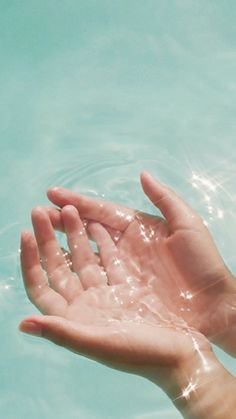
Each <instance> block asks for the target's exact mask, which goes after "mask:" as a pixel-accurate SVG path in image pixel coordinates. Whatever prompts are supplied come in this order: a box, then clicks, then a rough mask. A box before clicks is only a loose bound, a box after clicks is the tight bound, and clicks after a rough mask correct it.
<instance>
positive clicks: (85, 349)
mask: <svg viewBox="0 0 236 419" xmlns="http://www.w3.org/2000/svg"><path fill="white" fill-rule="evenodd" d="M19 330H20V331H21V332H24V333H28V334H30V335H34V336H40V337H42V338H45V339H48V340H50V341H51V342H53V343H55V344H56V345H59V346H63V347H64V348H66V349H69V350H71V351H72V352H76V353H78V354H80V355H83V356H86V357H88V358H90V359H93V360H97V361H100V362H103V361H105V363H107V361H108V360H109V359H113V358H114V354H115V353H116V350H114V346H115V347H116V346H117V345H116V339H115V338H114V336H111V332H110V330H109V327H92V326H84V325H80V324H76V323H74V322H72V321H70V320H67V319H64V318H62V317H58V316H30V317H28V318H26V319H24V320H22V322H21V323H20V324H19Z"/></svg>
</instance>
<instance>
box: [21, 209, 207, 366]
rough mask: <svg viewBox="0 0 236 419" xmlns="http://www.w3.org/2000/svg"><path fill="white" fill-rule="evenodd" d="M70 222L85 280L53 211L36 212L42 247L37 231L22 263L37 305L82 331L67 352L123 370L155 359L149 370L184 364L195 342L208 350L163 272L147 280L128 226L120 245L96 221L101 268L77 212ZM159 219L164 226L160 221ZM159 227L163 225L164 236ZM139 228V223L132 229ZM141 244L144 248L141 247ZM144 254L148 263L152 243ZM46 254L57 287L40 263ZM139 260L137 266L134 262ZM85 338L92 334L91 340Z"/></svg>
mask: <svg viewBox="0 0 236 419" xmlns="http://www.w3.org/2000/svg"><path fill="white" fill-rule="evenodd" d="M62 220H63V223H64V226H65V230H66V234H67V238H68V244H69V247H70V250H71V258H72V265H73V271H74V272H75V273H76V274H77V275H78V276H79V279H80V281H78V276H77V275H75V273H73V272H72V271H71V270H70V267H69V266H68V264H67V263H66V261H65V259H64V256H63V254H62V251H61V249H60V246H59V244H58V243H57V241H56V238H55V236H54V232H53V229H52V226H51V223H50V219H49V217H48V214H47V212H45V210H42V209H40V210H39V209H36V210H35V211H34V212H33V224H34V230H35V236H36V240H37V242H36V241H35V239H34V237H33V236H32V235H31V234H30V235H29V233H27V234H26V235H23V237H22V252H21V258H22V271H23V276H24V280H25V286H26V290H27V292H28V295H29V297H30V299H31V300H32V302H33V303H34V304H35V305H36V306H37V307H38V308H39V309H40V310H41V311H42V312H43V313H44V314H46V315H50V316H52V318H54V316H57V318H60V319H61V320H62V319H65V320H66V321H67V324H66V330H70V329H71V330H73V331H76V333H79V334H80V335H79V337H78V338H77V339H76V340H75V339H74V340H72V343H70V342H69V341H67V340H66V339H65V342H66V346H67V347H69V348H70V349H72V350H74V351H77V352H81V353H83V352H84V351H85V353H86V354H87V355H90V356H92V357H94V356H95V357H99V359H100V360H105V362H106V363H108V364H109V363H110V364H112V365H113V366H118V367H119V368H120V365H121V364H122V365H123V366H122V368H126V369H127V367H126V365H130V364H132V365H133V364H135V365H137V364H139V363H140V362H144V361H145V359H146V358H147V354H148V357H149V365H155V366H156V367H158V366H160V365H161V366H162V367H163V366H167V367H168V366H173V365H175V364H176V362H177V360H178V362H179V361H180V360H182V361H183V362H184V360H185V359H187V357H189V354H190V353H192V351H193V341H194V342H195V346H196V342H197V345H198V347H199V348H200V347H201V348H202V345H203V346H207V344H206V341H205V339H204V337H203V336H202V335H200V334H199V333H197V332H196V331H194V330H192V329H191V328H190V327H189V326H188V325H187V324H186V322H185V321H184V319H183V318H182V317H181V316H177V315H176V313H175V312H174V311H175V310H170V308H169V307H168V304H167V303H166V301H167V300H166V298H165V297H166V295H165V294H166V293H165V291H163V292H160V293H157V287H156V286H155V285H154V282H155V280H154V279H155V278H154V277H153V275H157V272H156V270H153V272H152V270H150V273H151V274H152V281H151V282H149V281H147V279H146V276H145V275H140V272H139V267H140V269H141V268H142V263H140V266H139V267H138V265H137V263H136V262H137V261H138V259H139V256H138V254H137V252H136V251H135V248H134V249H133V251H134V253H133V254H130V252H128V247H127V246H129V245H132V240H131V243H129V239H128V238H129V234H130V233H129V231H128V229H127V231H126V233H125V234H124V235H123V237H122V238H120V240H119V245H118V246H115V244H114V242H113V241H112V239H111V237H110V235H109V234H108V233H107V231H106V229H105V228H103V227H102V226H101V225H100V224H98V223H90V225H89V227H88V230H89V232H90V235H91V236H92V237H93V239H94V240H95V242H96V243H97V246H98V248H99V255H100V258H101V264H100V265H98V264H97V261H96V258H95V255H94V253H93V251H92V249H91V248H90V245H89V242H88V239H87V235H86V233H85V230H84V228H83V225H82V222H81V220H80V218H79V216H78V213H77V211H76V210H75V208H71V207H69V208H68V207H66V208H65V209H63V211H62ZM153 221H154V222H155V223H156V219H153ZM148 226H149V227H150V223H149V224H148ZM159 227H160V226H159V223H158V229H157V231H159V230H160V229H159ZM134 228H136V227H135V224H132V225H130V227H129V229H131V230H132V229H134ZM154 237H155V235H154ZM122 242H123V245H122ZM128 243H129V244H128ZM136 246H137V250H138V249H140V246H139V244H138V243H136ZM149 250H150V249H149ZM126 251H127V253H126ZM143 251H144V262H145V257H146V253H145V252H146V251H147V248H146V247H145V246H144V248H143ZM155 251H156V249H155ZM39 255H40V256H41V262H42V263H43V267H44V269H45V270H46V271H47V276H48V280H49V283H48V282H47V280H46V279H45V276H44V274H43V271H42V268H41V266H40V260H39ZM127 256H128V258H127ZM131 256H132V257H134V259H133V260H134V264H132V263H130V262H129V259H130V257H131ZM149 261H150V253H149ZM134 266H136V271H135V269H134ZM144 266H145V264H144ZM148 274H149V272H148ZM156 280H158V278H156ZM178 314H179V313H178ZM58 316H59V317H58ZM64 333H65V332H64ZM81 333H82V334H83V333H84V336H83V338H81ZM62 337H63V334H62ZM83 339H84V340H86V339H87V340H89V343H88V342H87V344H86V345H85V348H86V349H84V348H83V347H82V348H81V341H83ZM91 342H92V343H91ZM100 342H102V344H101V343H100ZM99 346H101V350H102V351H101V352H100V353H99ZM176 350H177V351H176ZM133 369H134V367H132V366H131V370H133Z"/></svg>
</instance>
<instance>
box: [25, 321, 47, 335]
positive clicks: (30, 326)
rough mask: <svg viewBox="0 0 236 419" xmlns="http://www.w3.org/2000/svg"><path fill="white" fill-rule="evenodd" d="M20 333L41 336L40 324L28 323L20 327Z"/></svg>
mask: <svg viewBox="0 0 236 419" xmlns="http://www.w3.org/2000/svg"><path fill="white" fill-rule="evenodd" d="M20 331H21V332H24V333H28V334H29V335H34V336H42V327H41V325H40V324H38V323H35V322H32V321H29V322H24V323H22V324H21V325H20Z"/></svg>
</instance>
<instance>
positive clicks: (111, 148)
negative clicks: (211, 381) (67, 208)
mask: <svg viewBox="0 0 236 419" xmlns="http://www.w3.org/2000/svg"><path fill="white" fill-rule="evenodd" d="M0 6H1V14H0V63H1V66H0V92H1V93H0V151H1V166H0V174H1V189H0V190H1V217H0V249H1V254H0V260H1V265H0V266H1V268H0V307H1V314H0V323H1V342H2V343H1V346H0V351H1V352H0V354H1V356H0V371H1V374H0V377H1V378H0V391H1V398H0V416H1V417H3V418H4V419H5V418H6V419H23V418H24V419H25V418H30V419H42V418H45V419H54V418H59V419H64V418H67V419H72V418H81V419H110V418H114V419H118V418H119V419H121V418H122V419H154V418H160V419H165V418H171V419H174V418H178V417H179V415H178V413H177V412H176V410H175V408H173V407H172V406H171V404H170V402H169V400H168V399H167V398H166V396H165V395H164V394H163V393H162V392H161V391H160V390H159V389H157V388H156V387H155V386H154V385H153V384H150V383H149V382H147V381H145V380H143V379H141V378H137V377H134V376H131V375H128V374H124V373H119V372H117V371H112V370H110V369H108V368H105V367H103V366H100V365H99V364H96V363H95V362H92V361H89V360H86V359H83V358H80V357H78V356H76V355H74V354H72V353H69V352H66V351H65V350H63V349H61V348H58V347H55V346H53V345H52V344H50V343H49V342H43V341H40V340H38V339H37V338H32V337H29V336H24V335H22V334H20V333H19V332H18V330H17V325H18V322H19V321H20V320H21V319H22V318H23V317H25V316H26V315H28V314H32V313H35V312H36V309H35V308H34V307H32V305H31V304H30V303H29V302H28V300H27V299H26V297H25V293H24V290H23V286H22V282H21V275H20V268H19V261H18V248H19V234H20V231H21V230H22V229H25V228H28V227H30V210H31V208H32V207H33V206H35V205H37V204H39V203H40V204H44V203H46V202H47V200H46V197H45V190H46V189H47V187H49V186H52V185H65V186H67V187H70V188H72V189H74V190H79V191H83V192H86V193H89V194H90V195H92V196H94V195H96V194H98V195H99V196H105V197H106V198H108V199H112V200H115V201H117V202H122V203H125V204H127V205H131V206H133V207H135V208H140V209H143V210H148V211H152V212H153V211H154V209H153V207H151V205H150V204H149V203H148V202H147V200H146V198H145V197H144V196H143V194H142V193H141V188H140V186H139V182H138V174H139V172H140V171H141V170H142V169H149V170H150V171H151V172H152V173H153V174H154V175H155V176H157V177H159V178H160V179H161V180H163V181H164V182H166V183H169V184H170V185H171V186H172V187H173V188H175V189H176V191H178V192H179V193H180V194H181V195H182V196H183V197H184V198H185V199H186V200H187V201H188V202H189V203H190V204H191V205H192V206H193V207H194V208H195V209H196V210H197V211H199V212H200V214H201V215H202V216H203V217H204V219H205V221H206V222H207V223H208V225H209V228H210V230H211V231H212V234H213V235H214V238H215V240H216V242H217V245H218V246H219V248H220V251H221V253H222V254H223V256H224V258H225V260H226V262H227V264H228V265H229V267H230V268H231V269H232V270H233V271H234V272H236V260H235V251H234V249H235V236H236V220H235V201H236V192H235V178H236V170H235V161H236V152H235V128H236V122H235V114H236V99H235V91H236V80H235V74H236V52H235V51H236V49H235V46H236V45H235V43H236V35H235V28H234V26H235V25H234V23H235V18H236V16H235V14H236V8H235V4H234V2H233V1H230V0H229V1H228V2H227V4H223V2H222V1H220V0H216V1H214V2H213V1H209V0H205V1H203V0H199V1H198V2H194V1H192V0H175V1H174V0H173V1H164V0H163V1H159V0H155V1H151V0H147V1H145V2H141V1H133V0H128V1H123V0H120V1H119V2H118V1H117V2H115V1H109V0H101V1H95V0H94V1H91V0H87V1H84V0H80V1H75V0H68V1H66V0H63V1H61V2H56V1H32V0H31V1H21V2H20V3H19V2H17V1H11V2H6V1H3V0H0ZM196 186H197V188H196ZM206 196H207V197H208V198H207V199H206ZM217 353H218V354H219V357H220V359H221V360H222V362H223V363H224V364H225V365H226V367H227V368H228V369H230V371H232V372H233V373H234V374H236V365H235V361H234V360H233V359H232V358H230V357H229V356H226V355H225V354H223V353H222V352H221V351H217Z"/></svg>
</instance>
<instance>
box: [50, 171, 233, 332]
mask: <svg viewBox="0 0 236 419" xmlns="http://www.w3.org/2000/svg"><path fill="white" fill-rule="evenodd" d="M145 182H146V184H145ZM148 182H149V183H148ZM143 183H144V185H143V186H144V189H146V193H147V194H148V196H149V197H150V199H151V200H152V201H153V202H154V203H155V204H157V205H158V207H159V208H160V209H161V211H162V212H163V214H164V215H165V218H166V219H163V218H160V217H155V216H150V215H148V214H143V213H139V212H135V211H134V210H131V209H128V208H124V207H120V206H117V205H114V204H112V203H101V202H98V201H96V200H92V199H89V198H86V197H82V196H77V195H76V194H73V193H71V192H69V191H66V190H62V192H60V190H59V191H58V192H57V191H56V192H55V191H51V193H49V197H50V199H52V201H53V202H55V203H56V204H58V205H61V206H63V205H65V204H68V203H71V204H74V205H76V206H77V208H78V209H79V211H80V213H81V214H82V215H83V217H84V218H87V219H88V220H90V219H92V220H97V221H99V222H101V223H103V225H104V226H105V227H106V229H107V231H108V232H109V233H110V235H111V236H112V238H113V240H114V242H115V243H116V245H117V249H118V251H119V254H120V256H121V258H122V259H123V260H124V261H125V264H126V268H127V269H128V271H129V273H130V275H133V276H134V277H136V278H139V280H141V281H142V283H143V284H145V285H148V286H149V289H151V290H152V293H153V294H155V295H156V296H158V298H159V299H160V300H161V301H162V303H163V304H164V305H165V306H166V308H167V309H168V310H171V311H172V312H173V313H175V314H176V315H177V316H178V317H179V316H180V317H181V318H183V319H184V320H185V321H187V322H188V324H189V325H191V326H194V327H196V328H197V329H198V330H200V331H202V332H204V334H206V335H208V336H211V335H214V334H215V332H216V331H217V332H219V329H220V327H222V328H224V327H225V325H224V324H222V310H221V300H223V299H224V297H225V293H224V291H225V288H226V282H227V274H228V271H227V268H226V267H225V264H224V262H223V260H222V258H221V256H220V255H219V253H218V251H217V249H216V247H215V245H214V243H213V241H212V238H211V236H210V234H209V232H208V230H207V229H206V227H205V226H204V224H203V222H202V220H201V219H200V217H199V216H197V215H196V214H195V213H194V212H193V211H192V210H191V209H190V208H189V207H188V206H187V205H186V204H185V203H184V202H183V201H182V200H180V198H178V197H177V196H176V195H175V194H174V193H173V192H172V191H170V190H167V188H163V187H162V186H161V187H160V185H158V187H157V186H156V185H152V184H151V185H150V181H149V180H148V181H147V179H146V180H145V179H144V182H143ZM155 188H156V189H155ZM51 218H52V221H53V223H54V224H55V225H56V227H58V224H59V223H58V220H56V216H55V213H53V212H52V213H51ZM59 228H60V226H59ZM216 307H217V308H216ZM217 310H218V311H217ZM213 313H214V318H213ZM210 319H211V320H212V322H211V321H210Z"/></svg>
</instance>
